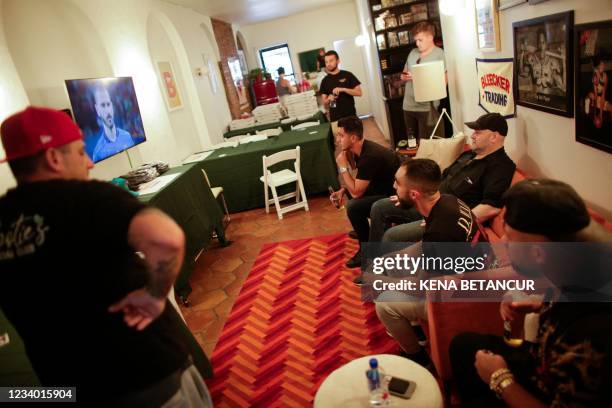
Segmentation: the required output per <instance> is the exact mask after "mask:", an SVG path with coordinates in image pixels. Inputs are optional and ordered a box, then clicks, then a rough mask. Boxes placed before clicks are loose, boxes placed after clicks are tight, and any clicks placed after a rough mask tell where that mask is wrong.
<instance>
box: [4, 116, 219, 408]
mask: <svg viewBox="0 0 612 408" xmlns="http://www.w3.org/2000/svg"><path fill="white" fill-rule="evenodd" d="M0 133H1V135H2V144H3V145H4V150H5V152H6V159H5V161H8V164H9V166H10V167H11V170H12V172H13V174H14V176H15V179H16V180H17V187H16V188H14V189H12V190H10V191H8V192H7V194H6V195H5V196H3V197H2V198H0V308H1V309H2V310H3V311H4V313H5V314H6V316H7V318H8V319H9V320H10V321H11V323H12V324H13V325H14V326H15V328H16V329H17V331H18V332H19V334H20V335H21V337H22V338H23V340H24V343H25V346H26V349H27V353H28V356H29V358H30V361H31V362H32V365H33V367H34V369H35V371H36V373H37V374H38V377H39V379H40V382H41V384H42V385H43V386H63V387H67V386H71V387H76V397H77V400H78V401H79V402H85V403H87V402H89V403H93V402H95V403H96V404H102V405H105V406H166V404H169V403H173V404H179V405H180V403H181V401H183V400H184V401H185V403H186V404H189V403H191V404H194V405H197V406H210V405H211V403H210V399H209V396H208V392H207V390H206V387H205V385H204V382H203V380H202V378H201V376H200V375H199V373H198V371H197V370H196V369H195V367H194V366H193V364H192V362H191V358H190V357H189V354H188V351H187V349H186V345H185V342H184V341H182V340H183V339H181V333H180V327H179V326H177V325H178V324H181V322H180V318H178V316H177V313H176V311H175V310H174V309H173V308H172V307H166V303H167V300H166V296H167V294H168V292H169V290H170V288H171V286H172V284H173V282H174V279H175V278H176V275H177V273H178V271H179V268H180V266H181V263H182V259H183V254H184V245H185V242H184V241H185V238H184V235H183V232H182V231H181V229H180V228H179V227H178V226H177V225H176V224H175V223H174V221H172V220H171V219H170V218H169V217H168V216H166V215H165V214H164V213H162V212H161V211H159V210H156V209H153V208H148V207H145V206H144V205H142V204H141V203H140V202H139V201H138V200H136V199H135V198H133V197H132V196H131V195H130V194H128V193H127V192H125V191H123V190H121V189H119V188H117V187H115V186H113V185H111V184H110V183H106V182H100V181H89V180H88V178H89V170H90V169H91V168H92V167H93V163H92V162H91V160H90V159H89V157H88V156H87V154H86V153H85V150H84V143H83V140H82V135H81V131H80V130H79V129H78V127H77V126H76V125H75V124H74V123H73V122H72V121H71V120H70V118H69V117H68V116H67V115H66V114H65V113H63V112H59V111H55V110H51V109H45V108H35V107H29V108H27V109H26V110H24V111H22V112H19V113H17V114H15V115H13V116H11V117H9V118H8V119H6V120H5V121H4V122H3V123H2V126H1V128H0ZM26 296H27V301H24V298H25V297H26ZM101 386H103V387H104V388H103V389H101V388H100V387H101Z"/></svg>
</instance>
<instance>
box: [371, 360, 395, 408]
mask: <svg viewBox="0 0 612 408" xmlns="http://www.w3.org/2000/svg"><path fill="white" fill-rule="evenodd" d="M366 377H367V378H368V388H369V390H370V406H371V407H388V406H389V391H388V390H387V383H386V380H385V374H384V373H383V371H382V369H381V368H380V367H378V360H377V359H375V358H372V359H370V369H369V370H367V371H366Z"/></svg>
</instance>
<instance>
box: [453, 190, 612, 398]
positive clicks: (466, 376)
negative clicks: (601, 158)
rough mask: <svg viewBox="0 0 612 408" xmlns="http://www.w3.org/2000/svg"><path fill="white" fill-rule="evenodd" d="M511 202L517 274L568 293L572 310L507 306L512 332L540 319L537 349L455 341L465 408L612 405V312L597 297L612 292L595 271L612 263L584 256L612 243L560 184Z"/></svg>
mask: <svg viewBox="0 0 612 408" xmlns="http://www.w3.org/2000/svg"><path fill="white" fill-rule="evenodd" d="M505 199H506V213H505V217H504V218H505V223H506V225H505V231H506V238H507V240H508V254H509V256H510V260H511V261H512V264H513V267H514V269H515V270H516V271H517V272H518V273H519V274H521V275H524V276H526V277H528V278H534V277H537V276H540V275H544V276H545V277H546V278H547V279H548V280H549V281H551V282H552V283H554V284H555V287H557V288H560V289H561V290H562V297H563V298H564V300H565V301H564V302H560V301H558V299H555V300H554V301H553V300H551V301H547V302H545V303H541V302H502V304H501V307H500V311H501V316H502V319H503V320H505V321H510V322H511V324H512V325H514V324H519V323H518V322H521V324H522V322H524V318H525V314H526V313H531V312H538V313H540V327H539V332H538V336H537V339H536V341H535V343H530V344H527V343H523V344H522V345H521V346H520V347H518V348H512V347H510V346H508V345H506V344H505V342H504V341H503V340H502V338H501V337H498V336H494V335H484V334H475V333H462V334H460V335H458V336H456V337H455V338H454V339H453V341H452V342H451V346H450V360H451V365H452V368H453V374H454V375H453V377H454V379H455V381H456V383H457V391H458V392H459V394H460V396H461V399H462V402H463V403H465V406H483V407H484V406H486V407H491V406H499V405H500V404H501V405H502V406H510V407H548V406H555V407H557V406H563V407H568V406H572V407H586V406H589V407H603V406H609V405H610V401H612V303H611V302H610V301H609V298H608V299H607V301H605V300H604V301H601V300H603V299H604V297H603V296H602V293H600V288H601V287H603V286H605V285H606V284H608V285H609V281H610V269H609V267H606V266H605V265H604V266H603V267H601V266H600V265H599V264H597V266H595V267H594V266H593V262H592V261H593V260H594V259H597V262H600V259H603V260H604V261H605V259H607V260H608V263H609V257H608V258H604V256H605V255H603V254H601V253H597V255H596V256H593V254H588V255H585V253H586V252H591V251H592V250H595V251H602V250H605V251H609V248H610V246H609V243H611V242H612V236H611V235H610V234H609V233H608V232H606V231H605V230H603V228H602V227H600V226H599V225H598V224H597V223H596V222H594V221H592V220H591V219H590V217H589V214H588V212H587V208H586V206H585V205H584V202H583V201H582V199H581V198H580V197H579V196H578V194H577V193H576V192H575V191H574V190H573V189H572V188H571V187H570V186H569V185H567V184H565V183H562V182H560V181H555V180H545V179H541V180H525V181H522V182H520V183H517V184H516V185H514V186H513V187H512V188H510V190H509V191H508V193H507V194H506V197H505ZM551 242H565V243H567V242H576V243H579V242H590V243H604V244H606V245H600V246H599V245H597V246H596V245H589V246H585V245H584V244H583V245H581V246H580V249H574V250H573V251H572V250H571V247H568V246H567V245H563V246H562V249H561V250H559V248H556V249H555V248H552V247H551V245H550V243H551ZM578 245H579V244H576V246H578ZM572 252H573V253H572ZM576 261H578V262H576ZM589 265H590V266H589ZM588 286H591V287H590V288H589V289H588V290H586V291H585V287H588ZM608 287H609V286H608ZM585 295H586V296H587V298H586V299H585ZM577 300H582V301H577ZM584 300H586V301H584ZM500 324H501V322H500ZM495 394H497V397H496V395H495ZM498 398H501V399H502V400H503V403H502V402H501V401H500V400H499V399H498Z"/></svg>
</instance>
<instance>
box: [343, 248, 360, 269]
mask: <svg viewBox="0 0 612 408" xmlns="http://www.w3.org/2000/svg"><path fill="white" fill-rule="evenodd" d="M345 265H346V267H347V268H359V267H360V266H361V252H360V251H357V253H356V254H355V255H353V257H352V258H351V259H349V260H348V262H347V263H346V264H345Z"/></svg>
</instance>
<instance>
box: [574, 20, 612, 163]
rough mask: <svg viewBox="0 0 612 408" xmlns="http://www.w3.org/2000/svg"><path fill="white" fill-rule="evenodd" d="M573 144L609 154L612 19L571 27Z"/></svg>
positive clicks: (611, 146)
mask: <svg viewBox="0 0 612 408" xmlns="http://www.w3.org/2000/svg"><path fill="white" fill-rule="evenodd" d="M574 41H575V42H574V44H575V45H574V58H575V59H574V61H575V62H574V63H575V65H574V66H575V72H576V76H575V83H576V141H578V142H580V143H584V144H588V145H590V146H593V147H595V148H597V149H600V150H604V151H606V152H608V153H612V138H611V137H610V135H612V95H611V92H610V91H611V90H610V86H609V83H610V74H612V20H608V21H600V22H596V23H589V24H580V25H577V26H576V27H575V36H574Z"/></svg>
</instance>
